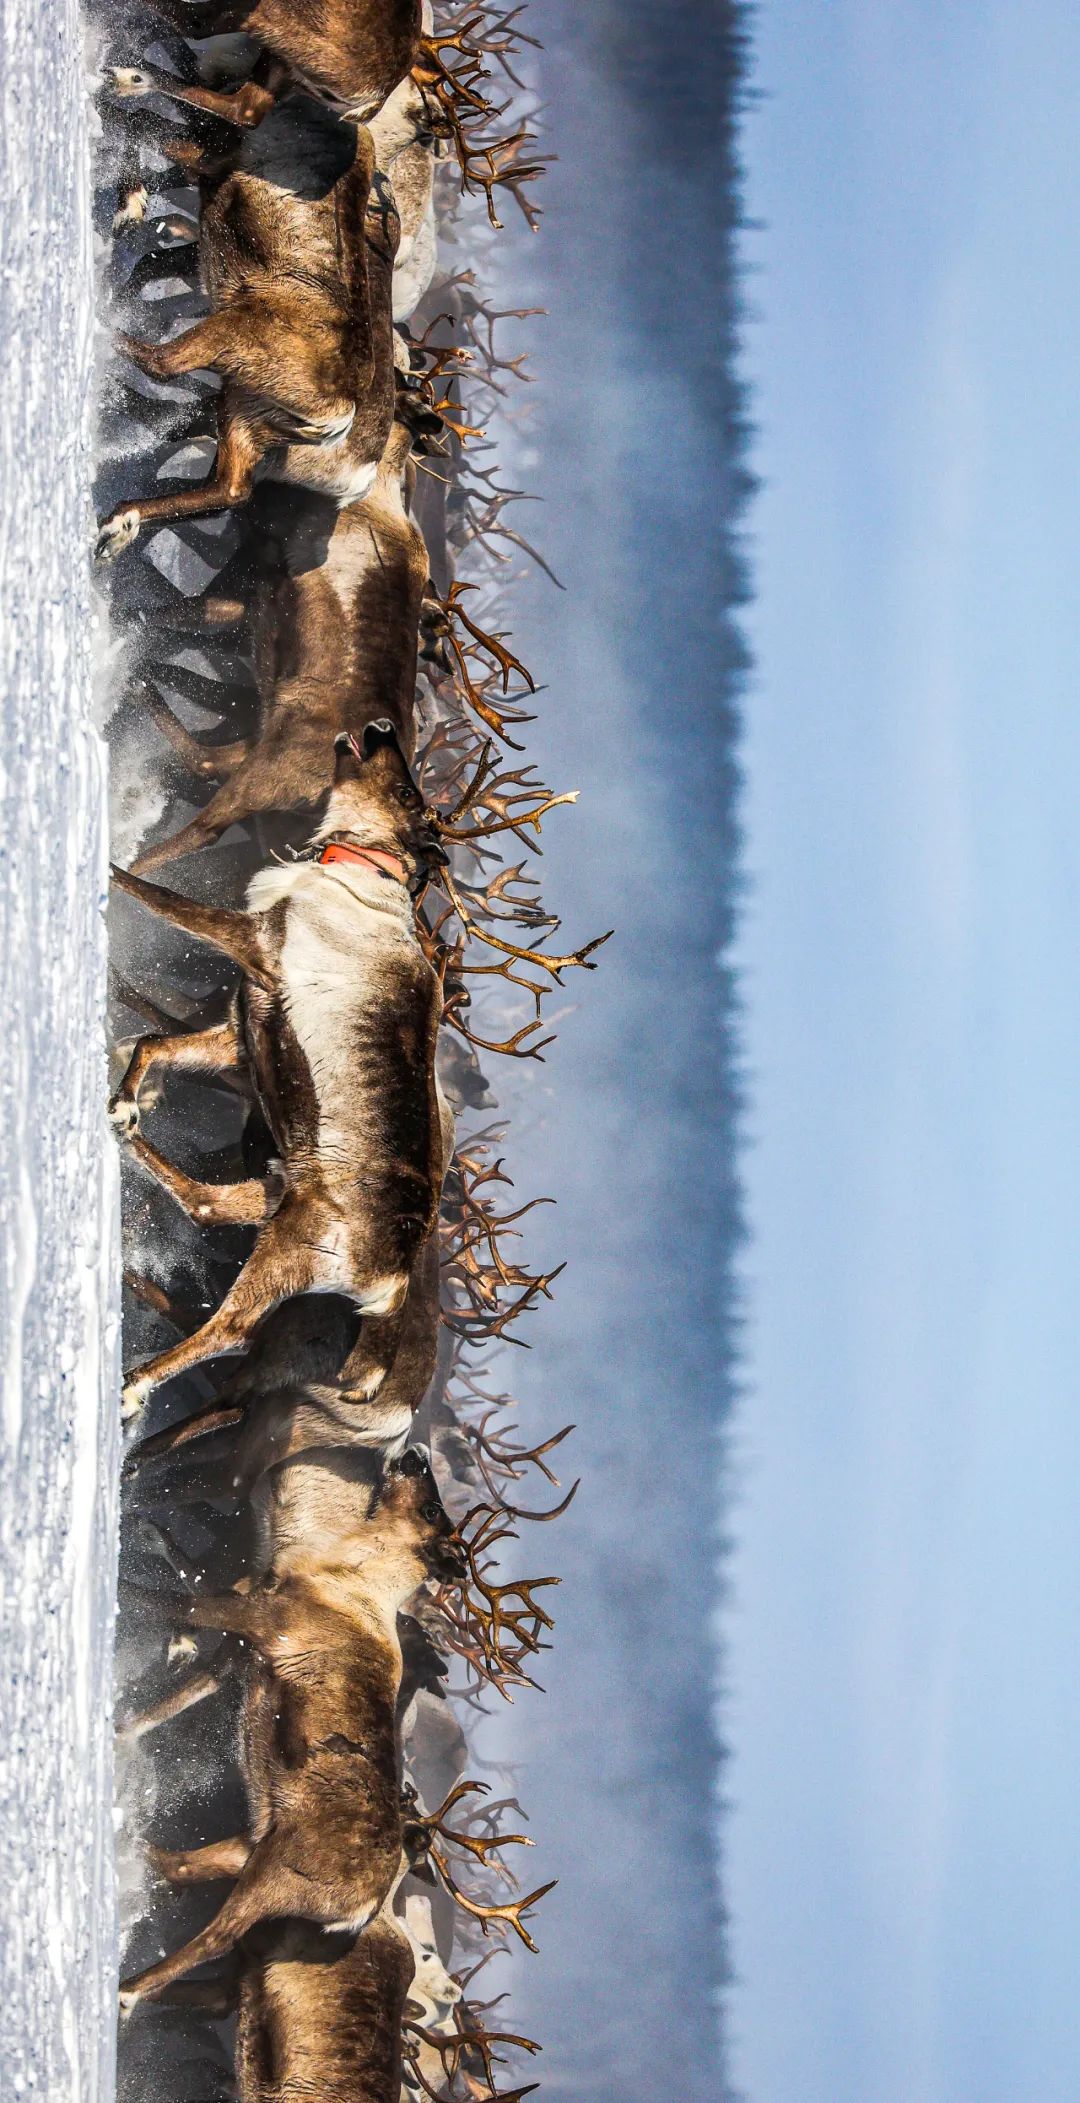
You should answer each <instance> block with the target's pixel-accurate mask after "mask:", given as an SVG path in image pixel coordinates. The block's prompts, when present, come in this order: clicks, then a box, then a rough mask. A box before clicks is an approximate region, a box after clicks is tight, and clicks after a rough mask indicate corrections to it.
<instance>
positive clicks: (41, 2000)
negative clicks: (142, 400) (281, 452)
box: [0, 0, 119, 2103]
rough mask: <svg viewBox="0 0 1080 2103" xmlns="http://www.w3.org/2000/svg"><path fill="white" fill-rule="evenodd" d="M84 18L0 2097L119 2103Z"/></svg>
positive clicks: (16, 1270)
mask: <svg viewBox="0 0 1080 2103" xmlns="http://www.w3.org/2000/svg"><path fill="white" fill-rule="evenodd" d="M84 97H85V89H84V80H83V68H82V48H81V31H80V25H79V17H78V10H77V8H76V6H75V0H0V174H2V190H0V195H2V198H3V204H2V208H0V343H2V344H3V348H4V375H3V387H2V388H0V485H2V488H3V503H2V505H0V666H2V682H3V683H2V696H3V700H2V716H0V794H2V797H3V818H2V824H0V1004H2V1012H3V1018H4V1054H5V1056H4V1062H3V1068H2V1073H0V1337H2V1344H3V1360H4V1371H3V1410H2V1435H3V1445H2V1456H3V1457H2V1462H0V1470H2V1472H0V1629H2V1636H0V1642H2V1655H0V1673H2V1682H0V1684H2V1687H3V1698H2V1717H3V1721H2V1725H0V1865H2V1875H0V1905H2V1908H3V1930H2V1933H0V2093H2V2094H3V2096H4V2097H5V2099H7V2098H13V2097H35V2098H43V2099H48V2103H68V2099H71V2103H106V2099H107V2098H108V2097H109V2096H110V2095H111V2094H112V2089H113V2078H112V2061H113V2033H114V2008H115V1976H114V1973H115V1966H114V1951H115V1929H114V1900H113V1871H112V1833H111V1828H112V1809H111V1807H112V1800H113V1790H112V1772H111V1752H110V1743H111V1714H110V1686H111V1672H112V1600H113V1593H114V1560H115V1546H114V1543H115V1509H114V1484H115V1479H116V1470H117V1438H118V1425H119V1413H118V1408H117V1402H116V1379H115V1352H116V1321H115V1313H116V1304H115V1303H116V1299H117V1284H118V1276H119V1267H118V1246H117V1194H116V1192H117V1178H116V1169H115V1162H114V1155H113V1149H112V1147H111V1144H110V1143H109V1140H108V1136H107V1131H106V1123H105V1116H104V1099H105V1072H104V1050H103V1035H102V1008H103V1001H104V992H105V943H104V930H103V923H102V917H101V909H102V902H103V895H104V889H105V878H106V830H105V770H104V764H103V752H102V747H101V745H100V743H99V740H98V738H97V736H96V733H95V730H94V727H93V720H92V697H91V661H92V645H93V629H92V625H91V622H92V614H91V602H90V586H89V564H88V550H89V546H90V530H89V529H90V524H91V518H90V504H89V495H88V491H89V481H90V464H91V463H90V438H91V430H90V413H91V392H92V381H91V354H92V343H93V276H92V262H91V238H90V201H89V161H88V147H87V136H86V115H85V110H86V105H85V99H84Z"/></svg>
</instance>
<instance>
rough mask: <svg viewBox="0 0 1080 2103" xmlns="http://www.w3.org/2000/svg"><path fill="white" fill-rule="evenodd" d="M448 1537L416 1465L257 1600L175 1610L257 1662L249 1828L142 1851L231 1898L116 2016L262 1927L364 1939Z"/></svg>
mask: <svg viewBox="0 0 1080 2103" xmlns="http://www.w3.org/2000/svg"><path fill="white" fill-rule="evenodd" d="M368 1501H369V1503H370V1498H369V1500H368ZM453 1534H454V1529H453V1526H452V1524H451V1521H450V1519H449V1517H448V1515H447V1513H446V1512H445V1511H444V1509H443V1506H442V1504H441V1502H440V1499H439V1495H438V1490H437V1488H436V1485H435V1481H434V1477H433V1476H432V1474H431V1471H430V1468H429V1467H428V1465H427V1462H426V1460H425V1459H424V1458H423V1456H422V1455H420V1454H419V1453H416V1452H409V1453H407V1454H405V1455H404V1456H403V1458H402V1459H401V1460H400V1461H398V1462H395V1463H394V1464H393V1466H392V1467H391V1468H390V1470H389V1471H388V1473H387V1475H386V1477H385V1479H384V1485H383V1489H382V1493H381V1497H380V1499H379V1503H378V1505H377V1508H376V1510H375V1511H374V1512H373V1513H369V1514H368V1515H361V1516H359V1517H358V1519H357V1518H354V1516H353V1514H352V1513H351V1512H350V1513H349V1514H347V1515H345V1516H344V1524H342V1525H338V1524H337V1523H334V1524H333V1525H332V1526H329V1527H327V1528H326V1529H325V1530H323V1531H320V1532H318V1533H317V1534H316V1537H315V1539H314V1540H313V1541H312V1542H310V1543H299V1542H290V1544H289V1546H288V1547H287V1548H286V1549H284V1550H283V1551H282V1552H281V1554H280V1555H279V1556H278V1557H277V1558H276V1559H275V1561H274V1563H273V1565H272V1566H271V1569H270V1571H269V1573H268V1576H267V1579H266V1581H265V1582H264V1583H263V1584H262V1585H260V1586H258V1587H256V1588H255V1589H253V1590H252V1591H251V1592H249V1593H247V1594H246V1595H244V1594H240V1593H236V1592H233V1593H227V1594H225V1595H224V1596H222V1597H218V1598H216V1599H215V1598H209V1597H207V1598H203V1597H193V1598H192V1599H190V1600H188V1601H184V1602H180V1601H176V1602H175V1610H176V1612H177V1615H178V1618H179V1619H180V1620H181V1622H182V1623H183V1624H185V1625H186V1626H187V1627H189V1628H213V1629H221V1630H224V1631H225V1632H226V1633H231V1634H233V1635H237V1636H241V1637H243V1639H244V1640H245V1642H248V1643H250V1644H251V1645H252V1646H253V1649H254V1651H255V1653H256V1659H255V1661H254V1663H253V1667H252V1676H251V1680H250V1683H249V1687H248V1691H247V1696H246V1700H245V1706H244V1716H243V1724H242V1761H243V1768H244V1775H245V1781H246V1785H247V1789H248V1795H249V1801H250V1805H251V1819H252V1826H251V1832H250V1834H249V1835H247V1834H238V1835H235V1836H233V1837H231V1838H230V1839H228V1840H221V1841H214V1842H211V1843H210V1845H209V1846H206V1847H200V1848H192V1849H181V1850H175V1851H174V1850H165V1849H152V1850H151V1860H152V1862H153V1863H154V1866H155V1867H156V1868H157V1869H158V1870H159V1871H160V1872H161V1874H162V1875H163V1876H165V1877H167V1878H168V1879H169V1881H170V1882H171V1883H175V1884H189V1883H198V1882H204V1881H207V1880H212V1879H216V1878H219V1877H235V1878H236V1883H235V1886H234V1888H233V1890H232V1892H231V1893H230V1895H229V1897H228V1898H227V1899H226V1901H225V1903H224V1905H223V1906H222V1907H221V1909H220V1911H219V1912H218V1913H217V1914H216V1915H215V1917H214V1919H213V1920H212V1921H211V1922H210V1925H209V1926H208V1927H207V1928H205V1929H204V1930H203V1931H202V1933H201V1934H199V1935H196V1936H194V1937H193V1938H192V1940H191V1941H190V1942H188V1943H186V1944H185V1945H184V1946H183V1947H182V1948H181V1949H179V1950H177V1951H175V1952H174V1953H173V1955H172V1956H171V1957H166V1958H163V1959H162V1960H161V1961H160V1962H159V1963H157V1964H154V1965H151V1966H150V1967H149V1968H148V1969H147V1970H146V1971H144V1972H142V1973H141V1974H140V1975H139V1976H138V1977H137V1978H134V1979H130V1980H128V1981H126V1982H125V1983H124V1985H123V1986H122V1987H121V2005H122V2006H124V2007H130V2006H131V2005H132V2004H133V2003H134V2002H135V2001H137V2000H141V1999H143V1998H145V1997H146V1996H148V1995H153V1994H156V1993H159V1992H161V1990H162V1989H163V1988H165V1987H168V1986H170V1985H171V1984H172V1983H173V1981H174V1980H177V1979H180V1978H182V1977H183V1976H184V1974H185V1973H186V1972H188V1971H191V1970H192V1969H194V1967H195V1966H196V1965H200V1964H208V1963H211V1962H212V1961H213V1960H214V1959H215V1958H218V1957H221V1956H224V1955H225V1954H226V1953H227V1952H228V1951H229V1950H231V1949H232V1948H233V1947H234V1946H235V1944H236V1943H237V1942H238V1941H239V1940H240V1938H241V1936H244V1935H246V1934H248V1933H249V1932H250V1930H251V1929H252V1928H255V1927H257V1926H258V1925H259V1923H260V1922H263V1921H268V1920H279V1921H280V1920H286V1919H296V1920H302V1921H310V1922H313V1923H315V1924H317V1925H319V1926H322V1927H326V1928H333V1929H335V1930H340V1931H342V1932H345V1933H349V1934H358V1933H360V1931H361V1930H362V1929H363V1928H365V1927H366V1926H367V1925H368V1923H369V1922H370V1921H372V1920H373V1919H374V1917H375V1915H376V1914H377V1913H378V1912H379V1910H380V1908H381V1907H382V1905H383V1904H384V1902H385V1900H386V1898H387V1896H388V1894H389V1892H390V1890H391V1887H392V1886H393V1883H394V1880H395V1877H396V1876H397V1874H398V1871H399V1868H400V1864H401V1852H402V1797H401V1757H400V1746H399V1742H398V1726H397V1696H398V1689H399V1686H400V1683H401V1648H400V1644H399V1641H398V1635H397V1616H398V1611H399V1609H400V1607H401V1606H402V1605H403V1604H404V1602H405V1600H406V1599H407V1598H409V1596H410V1595H411V1594H412V1593H413V1592H414V1591H415V1590H416V1589H417V1587H418V1586H419V1585H420V1584H421V1583H422V1582H423V1580H424V1578H425V1577H426V1576H428V1575H431V1574H435V1575H438V1576H441V1577H444V1578H446V1577H460V1576H461V1575H462V1573H463V1569H464V1560H463V1556H462V1551H461V1549H460V1548H459V1547H458V1545H457V1543H456V1541H455V1539H454V1538H453ZM149 1598H150V1600H156V1601H157V1603H159V1604H160V1595H154V1594H151V1595H149Z"/></svg>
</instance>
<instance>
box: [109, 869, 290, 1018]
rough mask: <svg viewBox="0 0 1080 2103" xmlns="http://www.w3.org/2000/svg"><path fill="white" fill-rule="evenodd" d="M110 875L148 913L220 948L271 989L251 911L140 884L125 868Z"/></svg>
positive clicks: (119, 889)
mask: <svg viewBox="0 0 1080 2103" xmlns="http://www.w3.org/2000/svg"><path fill="white" fill-rule="evenodd" d="M112 878H113V882H114V884H115V885H116V888H117V890H118V891H125V892H126V893H127V895H128V897H129V898H137V899H138V900H139V903H140V905H145V906H148V907H149V909H150V911H151V912H152V913H160V915H161V917H162V919H163V920H171V921H172V923H173V926H174V927H182V928H184V929H186V931H187V933H188V934H190V935H194V936H195V938H196V940H197V941H199V942H206V943H209V945H210V947H211V948H212V949H220V950H222V951H224V954H225V955H226V956H227V957H232V959H233V962H234V963H236V964H239V966H240V968H241V970H242V971H243V972H244V973H245V975H246V976H247V977H248V978H253V979H256V980H257V981H258V983H259V984H260V985H262V986H266V987H268V988H271V989H272V980H271V978H270V975H269V972H268V969H267V965H266V960H265V958H264V956H263V948H262V942H261V940H260V938H259V932H258V925H257V922H256V919H255V916H254V915H253V914H252V913H238V912H234V911H233V910H232V909H231V908H229V907H226V906H210V905H200V904H199V903H198V901H197V900H196V899H194V898H185V897H183V896H182V894H181V893H180V892H179V891H165V890H163V889H162V888H161V886H160V885H159V884H148V883H144V882H143V879H142V877H141V876H132V875H131V874H130V872H129V871H128V870H127V869H116V868H114V869H113V872H112Z"/></svg>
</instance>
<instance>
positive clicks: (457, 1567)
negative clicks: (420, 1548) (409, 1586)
mask: <svg viewBox="0 0 1080 2103" xmlns="http://www.w3.org/2000/svg"><path fill="white" fill-rule="evenodd" d="M425 1553H426V1556H427V1560H428V1562H429V1563H430V1565H431V1568H432V1571H433V1572H434V1574H435V1576H436V1577H441V1578H442V1579H443V1580H444V1582H445V1583H447V1584H460V1582H461V1580H462V1579H463V1578H465V1577H467V1576H468V1571H469V1565H468V1560H467V1558H466V1555H465V1550H464V1548H463V1547H462V1544H461V1542H460V1541H456V1540H446V1541H432V1542H430V1543H429V1545H428V1547H427V1549H426V1551H425Z"/></svg>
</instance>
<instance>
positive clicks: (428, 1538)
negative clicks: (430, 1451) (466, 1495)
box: [374, 1446, 465, 1583]
mask: <svg viewBox="0 0 1080 2103" xmlns="http://www.w3.org/2000/svg"><path fill="white" fill-rule="evenodd" d="M374 1517H375V1520H376V1523H377V1524H378V1525H379V1526H380V1527H381V1528H382V1529H383V1530H387V1529H389V1530H390V1532H391V1533H392V1534H393V1536H394V1537H395V1543H396V1542H397V1541H398V1540H400V1544H401V1545H402V1546H403V1547H404V1546H406V1544H411V1545H412V1547H413V1548H414V1549H415V1552H416V1553H417V1554H418V1555H419V1557H420V1559H421V1561H422V1562H423V1563H424V1565H425V1567H426V1569H427V1570H428V1572H429V1573H430V1574H431V1576H433V1577H441V1578H444V1579H446V1580H447V1581H449V1582H451V1583H453V1582H454V1581H455V1580H459V1579H460V1578H462V1577H463V1576H464V1574H465V1552H464V1550H463V1548H462V1547H461V1544H460V1542H459V1541H458V1539H457V1529H456V1527H455V1525H454V1522H453V1520H452V1519H451V1517H450V1514H449V1512H448V1511H447V1510H446V1507H445V1505H444V1504H443V1501H442V1498H441V1497H440V1495H439V1486H438V1483H437V1482H436V1480H435V1477H434V1475H433V1474H432V1472H431V1467H430V1464H429V1462H428V1459H427V1456H426V1454H424V1453H421V1452H420V1450H419V1448H418V1447H416V1446H410V1447H409V1448H408V1450H407V1451H406V1452H405V1453H403V1454H402V1455H401V1458H400V1459H399V1460H395V1461H391V1463H390V1465H389V1467H388V1468H387V1469H386V1471H385V1474H384V1475H383V1480H382V1487H381V1490H380V1493H379V1500H378V1505H377V1507H376V1511H375V1514H374Z"/></svg>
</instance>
